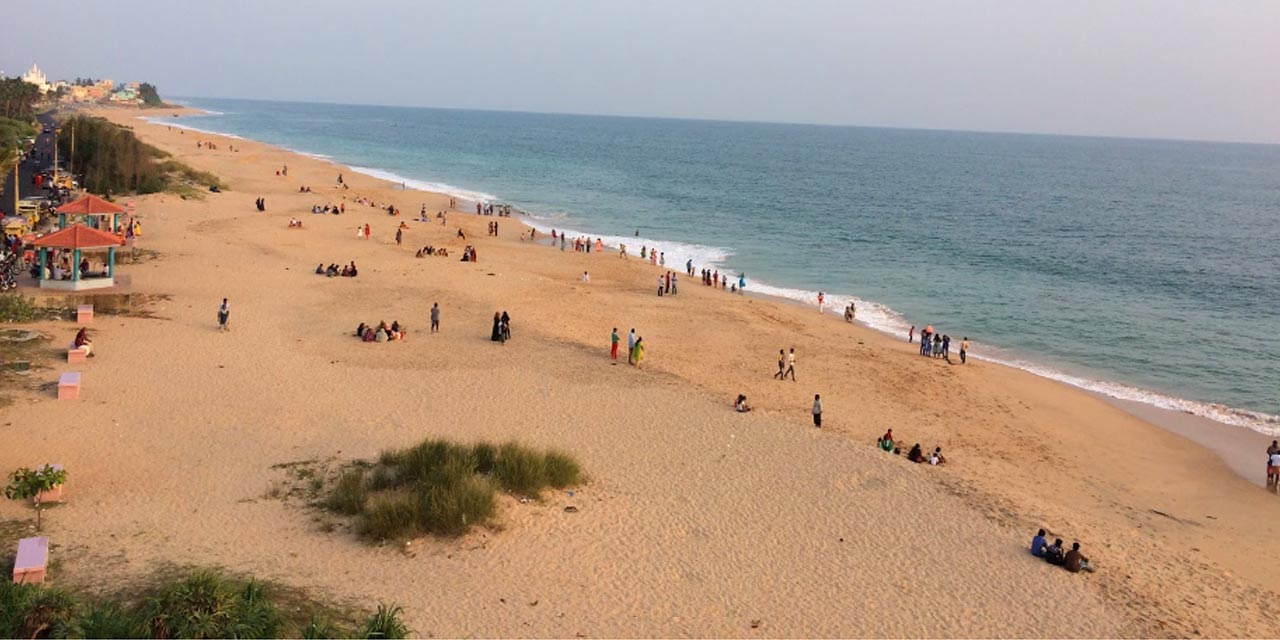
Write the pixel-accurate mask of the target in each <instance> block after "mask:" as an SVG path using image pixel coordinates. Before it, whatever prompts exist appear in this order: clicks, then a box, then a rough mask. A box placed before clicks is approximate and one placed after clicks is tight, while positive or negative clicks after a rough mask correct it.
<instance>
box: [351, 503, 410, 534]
mask: <svg viewBox="0 0 1280 640" xmlns="http://www.w3.org/2000/svg"><path fill="white" fill-rule="evenodd" d="M415 506H416V505H415V503H414V502H413V501H412V500H406V499H404V498H403V497H400V496H396V497H386V498H381V499H378V500H375V501H373V503H372V504H370V505H366V507H365V510H364V512H363V513H361V514H360V520H359V522H358V530H359V532H360V533H361V534H362V535H364V536H365V537H368V538H373V539H375V540H389V539H395V538H400V537H403V536H405V535H408V534H410V533H412V532H413V531H414V528H415V527H416V526H417V523H418V511H417V509H416V508H415Z"/></svg>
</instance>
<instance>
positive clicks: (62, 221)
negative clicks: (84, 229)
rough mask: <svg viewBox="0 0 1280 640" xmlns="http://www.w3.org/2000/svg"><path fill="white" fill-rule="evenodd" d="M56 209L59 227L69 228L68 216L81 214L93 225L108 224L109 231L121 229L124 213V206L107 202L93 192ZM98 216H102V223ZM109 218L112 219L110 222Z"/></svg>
mask: <svg viewBox="0 0 1280 640" xmlns="http://www.w3.org/2000/svg"><path fill="white" fill-rule="evenodd" d="M54 211H56V212H58V228H59V229H65V228H67V216H81V217H83V218H84V222H86V223H89V224H90V226H92V227H95V228H101V227H103V226H106V227H107V230H109V231H117V230H119V229H120V214H122V213H124V207H122V206H120V205H118V204H115V203H111V202H107V201H106V200H103V199H102V198H99V197H98V196H95V195H93V194H85V195H84V197H82V198H80V199H78V200H73V201H71V202H68V203H66V204H64V205H62V206H61V207H58V208H57V209H54ZM98 218H102V222H101V223H99V222H98ZM108 220H110V222H109V223H108ZM73 222H74V221H73Z"/></svg>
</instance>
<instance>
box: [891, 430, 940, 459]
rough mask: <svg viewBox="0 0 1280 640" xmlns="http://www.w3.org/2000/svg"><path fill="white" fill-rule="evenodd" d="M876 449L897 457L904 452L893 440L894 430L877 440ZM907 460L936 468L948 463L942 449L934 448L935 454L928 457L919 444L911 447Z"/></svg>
mask: <svg viewBox="0 0 1280 640" xmlns="http://www.w3.org/2000/svg"><path fill="white" fill-rule="evenodd" d="M876 447H878V448H879V449H880V450H881V451H884V452H886V453H892V454H893V455H895V456H900V455H902V450H901V449H899V448H898V443H897V442H895V441H894V439H893V429H889V430H888V431H885V432H884V435H882V436H880V437H879V438H878V439H877V440H876ZM907 460H909V461H911V462H914V463H916V464H924V463H926V462H927V463H929V464H931V465H934V466H938V465H941V464H946V463H947V458H946V456H944V455H942V447H934V448H933V453H931V454H929V455H927V456H926V455H925V454H924V449H923V448H921V446H920V443H919V442H917V443H916V444H915V446H913V447H911V450H910V451H908V452H907Z"/></svg>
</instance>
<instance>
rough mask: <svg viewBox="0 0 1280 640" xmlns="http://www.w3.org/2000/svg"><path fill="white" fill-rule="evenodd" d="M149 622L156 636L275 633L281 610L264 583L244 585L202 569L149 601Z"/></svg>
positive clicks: (146, 615)
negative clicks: (270, 597)
mask: <svg viewBox="0 0 1280 640" xmlns="http://www.w3.org/2000/svg"><path fill="white" fill-rule="evenodd" d="M143 616H144V619H143V622H144V624H145V626H146V628H147V630H148V631H149V633H150V634H151V636H152V637H155V638H269V637H272V636H274V635H275V633H276V631H277V629H278V628H279V626H280V614H279V613H278V612H277V611H276V608H275V605H273V604H272V603H271V601H270V599H268V598H267V597H266V594H265V593H264V591H263V589H262V586H261V585H259V584H258V583H256V582H252V581H250V582H249V583H248V584H246V585H245V586H244V587H243V588H242V589H238V588H237V585H236V584H235V583H234V582H232V581H229V580H226V579H224V578H222V577H221V576H219V575H218V574H216V573H213V572H210V571H198V572H196V573H193V574H191V575H190V576H188V577H187V578H186V579H185V580H182V581H180V582H177V583H175V584H172V585H169V586H167V587H165V588H163V589H161V590H160V592H159V593H158V594H156V595H155V596H153V597H152V598H151V599H150V600H148V602H147V604H146V606H145V607H144V609H143Z"/></svg>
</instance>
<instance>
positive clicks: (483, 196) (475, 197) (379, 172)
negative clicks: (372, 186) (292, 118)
mask: <svg viewBox="0 0 1280 640" xmlns="http://www.w3.org/2000/svg"><path fill="white" fill-rule="evenodd" d="M351 170H352V171H355V172H356V173H363V174H364V175H366V176H371V177H374V178H378V179H380V180H386V181H388V182H399V183H402V184H404V185H405V186H406V187H408V188H410V189H417V190H418V191H431V192H434V193H443V194H445V195H447V196H452V197H454V198H457V199H459V200H464V201H467V202H471V203H488V202H496V201H497V200H498V197H497V196H494V195H490V194H488V193H485V192H483V191H471V190H468V189H463V188H461V187H455V186H453V185H451V184H444V183H443V182H428V181H425V180H414V179H413V178H406V177H404V176H402V175H400V174H398V173H392V172H390V171H385V170H383V169H374V168H372V167H357V166H352V167H351Z"/></svg>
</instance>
